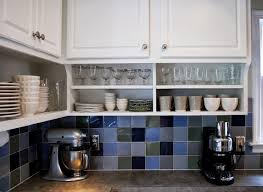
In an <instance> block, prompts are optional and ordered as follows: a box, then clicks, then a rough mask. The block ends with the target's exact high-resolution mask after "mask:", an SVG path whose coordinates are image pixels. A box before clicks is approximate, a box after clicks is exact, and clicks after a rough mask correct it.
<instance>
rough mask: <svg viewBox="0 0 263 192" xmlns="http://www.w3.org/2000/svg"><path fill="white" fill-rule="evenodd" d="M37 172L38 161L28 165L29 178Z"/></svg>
mask: <svg viewBox="0 0 263 192" xmlns="http://www.w3.org/2000/svg"><path fill="white" fill-rule="evenodd" d="M38 171H39V162H38V161H33V162H31V163H29V173H30V176H32V175H34V174H36V173H37V172H38Z"/></svg>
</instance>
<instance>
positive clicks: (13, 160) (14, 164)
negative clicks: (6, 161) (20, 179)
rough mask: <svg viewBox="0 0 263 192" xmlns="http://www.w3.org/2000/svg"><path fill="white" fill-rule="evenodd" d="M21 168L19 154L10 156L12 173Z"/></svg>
mask: <svg viewBox="0 0 263 192" xmlns="http://www.w3.org/2000/svg"><path fill="white" fill-rule="evenodd" d="M19 166H20V158H19V152H17V153H14V154H12V155H10V171H13V170H15V169H16V168H18V167H19Z"/></svg>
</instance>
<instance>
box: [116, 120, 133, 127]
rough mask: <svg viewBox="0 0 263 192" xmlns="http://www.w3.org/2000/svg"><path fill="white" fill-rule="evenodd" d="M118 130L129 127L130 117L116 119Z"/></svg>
mask: <svg viewBox="0 0 263 192" xmlns="http://www.w3.org/2000/svg"><path fill="white" fill-rule="evenodd" d="M117 126H118V128H128V127H131V117H117Z"/></svg>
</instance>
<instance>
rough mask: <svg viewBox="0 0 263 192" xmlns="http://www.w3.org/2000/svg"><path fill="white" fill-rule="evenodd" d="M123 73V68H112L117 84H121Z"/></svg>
mask: <svg viewBox="0 0 263 192" xmlns="http://www.w3.org/2000/svg"><path fill="white" fill-rule="evenodd" d="M122 75H123V70H121V69H112V76H113V78H114V79H115V82H116V85H120V84H121V79H122Z"/></svg>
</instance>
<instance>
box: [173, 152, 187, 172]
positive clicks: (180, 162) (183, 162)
mask: <svg viewBox="0 0 263 192" xmlns="http://www.w3.org/2000/svg"><path fill="white" fill-rule="evenodd" d="M173 159H174V162H173V165H174V169H179V170H180V169H188V156H187V155H175V156H174V157H173Z"/></svg>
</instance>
